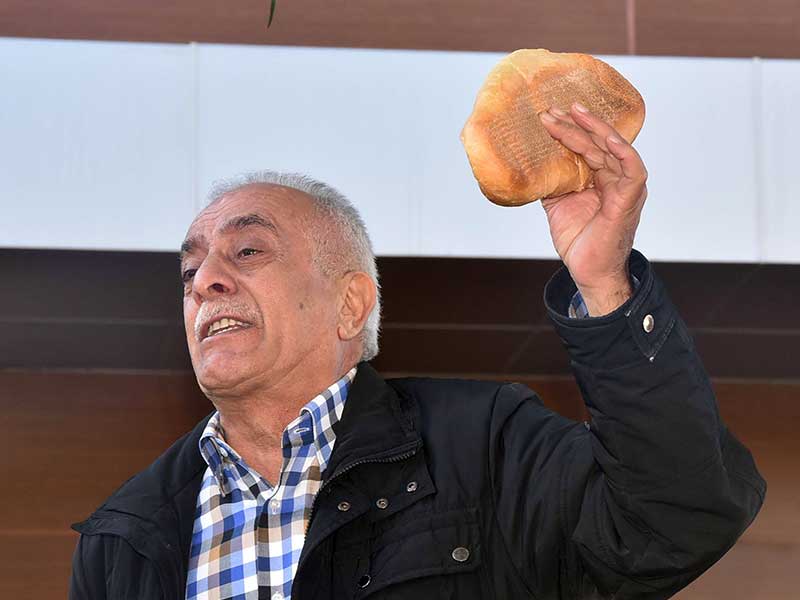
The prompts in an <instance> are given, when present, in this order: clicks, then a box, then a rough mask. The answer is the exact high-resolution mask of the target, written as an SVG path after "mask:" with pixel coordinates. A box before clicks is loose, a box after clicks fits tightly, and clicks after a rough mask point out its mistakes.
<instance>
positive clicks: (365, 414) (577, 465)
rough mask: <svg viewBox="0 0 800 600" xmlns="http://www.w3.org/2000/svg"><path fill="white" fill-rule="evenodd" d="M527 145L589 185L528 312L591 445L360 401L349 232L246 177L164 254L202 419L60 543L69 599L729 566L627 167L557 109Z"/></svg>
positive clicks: (702, 445) (457, 400)
mask: <svg viewBox="0 0 800 600" xmlns="http://www.w3.org/2000/svg"><path fill="white" fill-rule="evenodd" d="M542 121H543V123H544V125H545V127H546V128H547V129H548V131H550V133H551V134H552V135H553V136H554V137H555V138H556V139H558V140H560V141H561V142H562V143H563V144H564V145H565V146H566V147H568V148H570V149H571V150H573V151H575V152H577V153H578V154H580V155H581V156H582V157H583V158H584V159H585V160H586V162H587V163H588V164H589V166H590V167H591V168H592V169H593V170H594V171H595V187H594V188H592V189H588V190H585V191H583V192H579V193H573V194H567V195H565V196H562V197H560V198H554V199H550V200H546V201H544V202H543V203H542V204H543V206H544V209H545V211H546V214H547V218H548V222H549V226H550V230H551V233H552V237H553V242H554V245H555V248H556V250H557V251H558V254H559V256H560V257H561V259H562V260H563V262H564V265H565V267H564V268H562V269H561V270H560V271H558V272H557V273H556V274H555V275H554V276H553V278H552V279H551V280H550V282H548V284H547V286H546V288H545V302H546V305H547V309H548V314H549V315H550V318H551V320H552V321H553V324H554V326H555V328H556V330H557V332H558V333H559V335H560V336H561V338H562V339H563V341H564V344H565V346H566V348H567V351H568V353H569V355H570V358H571V364H572V366H573V370H574V372H575V376H576V378H577V381H578V384H579V385H580V388H581V391H582V393H583V396H584V399H585V401H586V404H587V406H588V408H589V411H590V412H591V415H592V422H591V423H590V424H589V423H586V424H584V423H575V422H572V421H569V420H567V419H564V418H562V417H560V416H558V415H556V414H554V413H552V412H550V411H548V410H547V409H545V408H544V407H543V405H542V403H541V401H540V400H539V399H538V398H537V397H536V395H535V394H534V393H533V392H531V391H530V390H528V389H527V388H525V387H523V386H520V385H516V384H507V385H502V384H495V383H488V382H474V381H460V380H433V379H399V380H388V381H385V380H383V379H382V378H381V377H380V375H378V373H376V372H375V371H374V370H373V369H372V367H371V366H370V365H369V364H368V362H366V361H368V360H369V359H371V358H372V357H373V356H374V355H375V354H376V352H377V326H378V314H379V293H378V285H377V274H376V272H375V267H374V257H373V256H372V251H371V248H370V243H369V239H368V237H367V235H366V231H365V230H364V227H363V223H362V222H361V220H360V219H359V217H358V215H357V213H355V211H354V209H352V207H350V206H349V204H347V202H346V201H345V200H344V199H343V198H341V196H339V195H338V194H337V193H336V192H334V191H333V190H331V189H330V188H327V186H324V185H322V184H317V183H314V182H310V181H309V180H307V179H303V178H296V177H281V176H277V175H275V174H269V173H267V174H261V175H255V176H252V177H250V178H249V179H245V180H243V181H240V182H238V183H235V184H233V185H228V186H225V187H223V188H222V189H221V190H218V191H217V193H215V194H213V195H212V202H211V204H210V205H209V206H208V207H207V208H206V209H205V210H204V211H203V212H201V214H200V215H199V216H198V217H197V218H196V219H195V221H194V223H192V225H191V227H190V228H189V233H188V235H187V239H186V241H185V242H184V244H183V250H182V262H181V272H182V277H183V280H184V285H185V290H184V318H185V326H186V337H187V342H188V344H189V350H190V354H191V357H192V364H193V366H194V369H195V373H196V375H197V380H198V383H199V385H200V387H201V388H202V390H203V391H204V392H205V393H206V395H208V397H209V398H210V399H211V401H212V402H213V403H214V405H215V407H216V409H217V412H215V414H214V415H212V416H211V417H210V418H207V419H205V420H204V421H203V422H201V423H200V424H198V425H197V427H196V428H195V429H194V431H192V432H191V433H189V434H188V435H187V436H185V437H184V438H182V439H181V440H179V441H178V442H176V443H175V445H173V446H172V447H171V448H170V449H169V450H168V451H167V452H166V453H165V454H164V455H163V456H162V457H160V458H159V459H158V460H157V461H156V462H155V463H154V464H153V465H151V466H150V467H149V468H148V469H146V470H145V471H143V472H142V473H140V474H139V475H137V476H136V477H134V478H133V479H131V480H130V481H128V482H127V483H126V484H125V485H124V486H123V487H122V488H121V489H120V490H118V491H117V492H116V493H115V494H114V495H113V496H112V497H111V498H110V499H109V500H108V501H107V502H106V503H105V504H104V505H103V506H102V507H101V508H100V509H98V511H96V512H95V514H94V515H92V517H90V518H89V519H88V520H87V521H85V522H83V523H81V524H79V525H77V526H76V529H77V530H78V531H79V532H80V533H81V534H82V535H81V538H80V541H79V543H78V547H77V549H76V552H75V557H74V564H73V577H72V585H71V597H72V598H74V599H78V598H114V599H121V598H170V599H171V598H183V597H186V598H209V599H210V598H248V599H250V598H253V599H255V598H262V599H263V598H271V599H273V600H280V599H282V598H289V597H291V598H294V599H296V600H298V599H301V600H308V599H322V598H326V599H327V598H330V599H337V600H338V599H341V598H364V597H367V596H371V597H373V598H392V599H400V598H402V599H406V598H409V599H415V600H417V599H421V598H458V599H460V600H462V599H469V598H497V599H501V598H537V599H540V600H541V599H549V598H588V597H614V598H666V597H668V596H670V595H672V594H673V593H674V592H675V591H677V590H678V589H680V588H682V587H683V586H685V585H686V584H687V583H689V582H690V581H692V580H693V579H695V578H696V577H697V576H698V575H700V574H701V573H702V572H703V571H704V570H705V569H707V568H708V567H709V566H711V565H712V564H713V563H714V562H715V561H716V560H718V559H719V557H720V556H722V554H723V553H724V552H725V551H726V550H727V549H728V548H730V547H731V545H732V544H733V543H734V542H735V540H736V539H737V538H738V537H739V536H740V535H741V533H742V532H743V531H744V529H745V528H746V527H747V526H748V524H749V523H750V522H751V521H752V519H753V518H754V517H755V514H756V513H757V512H758V510H759V508H760V506H761V503H762V501H763V497H764V493H765V484H764V481H763V480H762V479H761V477H760V476H759V474H758V472H757V471H756V468H755V465H754V464H753V461H752V459H751V457H750V454H749V452H748V451H747V450H746V449H745V448H744V447H743V446H742V445H741V444H740V443H739V442H738V441H737V440H736V439H735V438H734V437H733V435H732V434H731V433H729V432H728V431H727V430H726V428H725V427H724V425H723V424H722V423H721V421H720V418H719V414H718V412H717V407H716V404H715V400H714V394H713V392H712V389H711V386H710V383H709V380H708V377H707V375H706V373H705V371H704V369H703V366H702V364H701V362H700V359H699V357H698V356H697V354H696V352H695V350H694V346H693V343H692V340H691V338H690V336H689V333H688V331H687V328H686V325H685V324H684V323H683V321H682V320H681V319H680V317H679V316H678V315H677V313H676V310H675V308H674V306H673V305H672V304H671V302H670V300H669V298H668V296H667V294H666V292H665V290H664V286H663V284H662V283H661V281H660V280H659V279H658V277H657V276H656V275H655V273H654V272H653V270H652V268H651V267H650V265H649V263H648V262H647V260H646V259H645V258H644V256H642V255H641V254H640V253H638V252H636V251H634V250H633V249H632V244H633V238H634V233H635V230H636V227H637V225H638V222H639V217H640V214H641V210H642V207H643V204H644V201H645V198H646V194H647V192H646V186H645V182H646V177H647V176H646V171H645V168H644V165H643V163H642V161H641V159H640V157H639V156H638V154H637V152H636V151H635V150H634V149H633V148H632V147H631V146H630V145H629V144H627V143H626V142H624V141H622V140H621V139H620V138H619V137H618V135H617V134H616V132H615V131H614V130H613V129H612V128H611V127H610V126H609V125H608V124H606V123H604V122H603V121H602V120H600V119H598V118H596V117H595V116H593V115H591V114H590V113H588V112H587V111H585V109H583V107H581V106H580V105H575V106H573V107H572V109H571V111H570V112H569V113H565V112H562V111H557V110H551V111H550V113H545V114H544V115H543V116H542Z"/></svg>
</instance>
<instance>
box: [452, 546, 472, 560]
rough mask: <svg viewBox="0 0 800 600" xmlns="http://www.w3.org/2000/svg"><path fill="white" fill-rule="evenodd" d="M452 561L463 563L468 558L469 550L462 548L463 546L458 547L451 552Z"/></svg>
mask: <svg viewBox="0 0 800 600" xmlns="http://www.w3.org/2000/svg"><path fill="white" fill-rule="evenodd" d="M452 556H453V560H454V561H456V562H465V561H466V560H467V559H468V558H469V550H467V549H466V548H464V546H459V547H458V548H456V549H455V550H453V554H452Z"/></svg>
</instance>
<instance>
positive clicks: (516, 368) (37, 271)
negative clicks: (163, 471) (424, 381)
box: [0, 250, 800, 380]
mask: <svg viewBox="0 0 800 600" xmlns="http://www.w3.org/2000/svg"><path fill="white" fill-rule="evenodd" d="M378 263H379V271H380V272H381V282H382V287H383V299H384V311H383V333H382V338H381V354H380V355H379V356H378V358H377V359H376V361H375V364H376V365H377V366H378V367H379V368H381V369H388V370H392V371H408V372H411V371H413V372H417V373H464V372H471V373H484V374H506V375H514V376H523V377H524V376H533V375H569V374H570V371H569V364H568V360H567V355H566V353H565V352H564V349H563V347H562V345H561V342H560V340H559V339H558V336H557V335H556V333H555V330H554V329H553V327H552V324H551V323H550V322H549V320H548V319H547V317H546V314H545V308H544V304H543V301H542V293H543V289H544V286H545V284H546V283H547V281H548V279H549V278H550V277H551V276H552V274H553V273H555V272H556V270H557V269H558V268H559V266H560V263H559V262H558V261H553V260H499V259H465V258H401V257H391V258H390V257H383V258H380V259H379V261H378ZM654 268H655V270H656V272H657V273H658V274H659V276H660V277H661V278H662V280H663V281H664V282H665V284H666V286H667V290H668V291H669V294H670V296H671V297H672V299H673V301H674V302H675V305H676V306H677V307H678V310H679V312H680V314H681V315H682V317H683V318H684V320H685V321H686V322H687V324H688V325H689V328H690V330H691V333H692V335H693V336H694V338H695V342H696V344H697V347H698V350H699V351H700V355H701V357H702V358H703V361H704V363H705V365H706V368H707V370H708V372H709V373H710V374H711V375H712V376H714V377H738V378H762V379H764V378H767V379H795V380H796V379H800V367H798V365H797V361H796V360H795V354H794V348H796V347H797V346H798V345H800V312H798V311H797V310H796V307H795V306H794V304H795V302H796V298H797V297H800V287H798V286H799V285H800V265H753V264H692V263H654ZM0 272H2V273H4V276H5V282H6V284H7V286H6V293H4V294H2V295H0V325H2V326H3V331H4V335H3V336H2V337H0V368H2V367H6V368H8V367H15V368H61V369H64V368H66V369H81V368H93V369H97V368H103V369H158V370H179V371H180V370H182V371H188V370H190V369H191V364H190V362H189V356H188V352H187V349H186V342H185V339H184V333H183V325H182V317H181V304H180V289H179V286H178V285H177V283H176V282H177V261H176V258H175V256H174V255H173V254H170V253H155V252H147V253H132V252H83V251H52V250H37V251H33V250H0Z"/></svg>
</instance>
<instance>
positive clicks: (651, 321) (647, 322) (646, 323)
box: [642, 315, 656, 333]
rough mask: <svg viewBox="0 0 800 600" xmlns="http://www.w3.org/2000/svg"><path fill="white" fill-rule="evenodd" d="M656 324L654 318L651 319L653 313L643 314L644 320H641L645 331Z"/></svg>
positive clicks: (649, 330)
mask: <svg viewBox="0 0 800 600" xmlns="http://www.w3.org/2000/svg"><path fill="white" fill-rule="evenodd" d="M655 324H656V321H655V319H653V315H645V317H644V320H643V321H642V327H644V330H645V331H646V332H647V333H650V332H651V331H653V326H654V325H655Z"/></svg>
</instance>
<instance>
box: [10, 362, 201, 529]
mask: <svg viewBox="0 0 800 600" xmlns="http://www.w3.org/2000/svg"><path fill="white" fill-rule="evenodd" d="M0 382H2V384H0V390H2V391H0V406H2V411H3V417H4V420H5V422H6V423H8V425H7V426H6V427H4V436H5V440H6V443H7V451H8V452H10V457H9V459H10V460H9V464H12V465H19V466H21V467H22V466H24V472H25V476H24V477H10V478H7V480H6V481H5V483H4V489H5V490H6V493H5V494H4V498H5V501H4V502H3V508H2V510H0V530H14V529H17V528H19V527H21V526H26V527H31V526H34V528H35V529H45V530H49V529H53V530H66V529H67V528H68V527H69V525H70V524H71V523H73V522H75V521H77V520H80V519H82V518H84V517H86V516H88V514H89V513H90V512H91V511H92V510H94V508H96V507H97V506H99V505H100V503H101V502H102V501H103V500H104V499H105V498H106V497H107V496H108V495H109V494H110V493H111V492H113V491H114V490H115V489H116V488H117V487H119V485H121V484H122V482H124V481H125V480H126V479H128V477H130V476H131V475H133V474H134V473H136V472H137V471H139V470H141V469H142V468H144V467H145V466H147V465H148V464H149V463H150V462H151V461H152V460H153V459H154V458H156V457H157V456H158V455H159V454H160V453H161V452H162V451H163V450H165V449H166V448H167V447H168V446H169V445H170V444H171V443H172V442H173V441H174V440H176V439H177V438H178V437H180V436H181V435H182V434H183V433H185V432H186V431H188V430H189V429H191V427H192V426H193V425H194V424H195V423H196V422H197V421H199V420H200V418H201V417H202V416H203V415H205V414H207V413H208V412H209V411H210V410H211V405H210V403H209V402H208V400H206V399H205V397H204V396H203V395H202V394H201V393H200V391H199V390H198V389H197V386H196V384H195V382H194V378H193V377H192V376H191V375H189V374H186V375H166V374H165V375H146V376H143V375H101V374H94V375H74V374H73V375H69V374H52V375H39V374H36V373H25V372H19V373H15V372H4V373H0ZM11 498H16V499H19V498H24V499H25V501H24V502H11V501H9V499H11ZM54 499H57V501H54ZM34 516H35V520H33V517H34Z"/></svg>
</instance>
